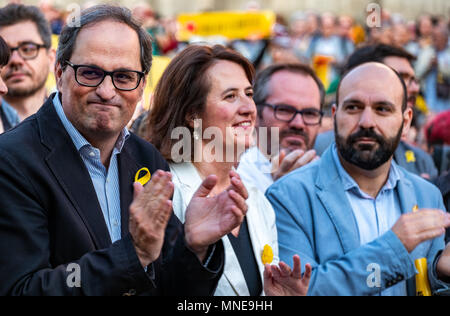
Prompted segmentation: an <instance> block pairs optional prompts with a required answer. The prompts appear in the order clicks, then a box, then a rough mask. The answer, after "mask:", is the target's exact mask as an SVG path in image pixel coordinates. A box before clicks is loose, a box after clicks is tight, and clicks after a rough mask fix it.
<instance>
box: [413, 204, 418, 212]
mask: <svg viewBox="0 0 450 316" xmlns="http://www.w3.org/2000/svg"><path fill="white" fill-rule="evenodd" d="M412 211H413V213H416V212H418V211H419V206H418V205H414V207H413V210H412Z"/></svg>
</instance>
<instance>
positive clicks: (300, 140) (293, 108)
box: [238, 64, 325, 192]
mask: <svg viewBox="0 0 450 316" xmlns="http://www.w3.org/2000/svg"><path fill="white" fill-rule="evenodd" d="M324 99H325V90H324V87H323V85H322V83H321V82H320V80H319V79H318V77H317V76H316V74H315V73H314V71H313V70H312V69H311V68H310V67H309V66H307V65H302V64H279V65H272V66H269V67H268V68H266V69H265V70H263V71H262V72H261V73H259V74H258V76H257V78H256V82H255V85H254V101H255V103H256V105H257V108H258V119H257V128H256V132H257V133H258V135H257V139H258V144H257V146H255V147H252V148H250V149H249V150H248V151H247V152H245V153H244V154H243V155H242V157H241V159H240V163H239V167H238V173H239V174H240V176H241V177H242V180H243V181H244V182H246V183H251V184H253V185H254V186H255V187H257V188H258V189H259V190H261V191H262V192H265V191H266V190H267V188H268V187H269V186H270V185H272V184H273V182H274V181H277V180H278V179H280V178H281V177H283V176H284V175H286V174H288V173H289V172H291V171H293V170H296V169H298V168H300V167H303V166H305V165H307V164H308V163H310V162H312V161H315V160H317V159H319V157H318V156H317V155H316V152H315V151H314V150H313V149H312V148H313V147H314V142H315V139H316V136H317V133H318V132H319V128H320V126H321V122H322V117H323V112H322V107H323V104H324ZM272 129H275V131H276V130H278V133H279V134H277V133H276V132H275V133H272ZM266 131H267V133H266ZM277 136H279V138H277V139H272V137H277Z"/></svg>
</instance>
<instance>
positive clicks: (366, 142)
mask: <svg viewBox="0 0 450 316" xmlns="http://www.w3.org/2000/svg"><path fill="white" fill-rule="evenodd" d="M406 100H407V93H406V86H405V84H404V82H403V80H402V79H401V77H400V76H399V75H398V74H397V73H396V72H395V71H394V70H393V69H391V68H389V67H388V66H386V65H384V64H381V63H366V64H363V65H360V66H358V67H356V68H354V69H353V70H351V71H349V72H348V73H347V74H346V75H345V76H344V78H343V79H342V81H341V83H340V86H339V89H338V95H337V105H336V106H334V107H333V115H334V118H335V133H336V144H337V147H338V152H339V153H340V155H341V157H342V158H343V159H344V160H345V161H346V162H347V163H350V164H352V165H355V166H356V167H358V168H360V169H364V170H375V169H377V168H379V167H381V166H382V165H385V164H386V163H387V162H390V160H391V159H392V157H393V154H394V152H395V150H396V148H397V146H398V144H399V142H400V139H401V137H402V135H404V134H406V133H407V132H408V130H409V127H410V124H411V119H412V110H411V109H410V108H408V107H407V106H406Z"/></svg>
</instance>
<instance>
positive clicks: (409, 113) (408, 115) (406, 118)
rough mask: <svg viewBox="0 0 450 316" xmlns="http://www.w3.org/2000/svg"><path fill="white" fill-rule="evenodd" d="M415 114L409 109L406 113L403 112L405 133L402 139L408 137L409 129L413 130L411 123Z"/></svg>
mask: <svg viewBox="0 0 450 316" xmlns="http://www.w3.org/2000/svg"><path fill="white" fill-rule="evenodd" d="M413 116H414V113H413V110H412V109H411V108H410V107H408V108H407V109H406V111H405V112H403V133H402V137H406V136H407V135H408V133H409V129H410V128H411V122H412V119H413Z"/></svg>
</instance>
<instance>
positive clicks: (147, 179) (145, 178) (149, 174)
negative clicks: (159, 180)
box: [134, 168, 152, 186]
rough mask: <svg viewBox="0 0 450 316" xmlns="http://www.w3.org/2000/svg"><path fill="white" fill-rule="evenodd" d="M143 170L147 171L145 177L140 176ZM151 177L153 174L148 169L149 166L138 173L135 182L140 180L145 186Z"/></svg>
mask: <svg viewBox="0 0 450 316" xmlns="http://www.w3.org/2000/svg"><path fill="white" fill-rule="evenodd" d="M142 172H145V175H144V176H143V177H139V176H140V175H141V173H142ZM151 178H152V174H151V173H150V170H148V168H142V169H140V170H139V171H138V172H137V173H136V176H135V177H134V182H138V183H140V184H141V185H142V186H144V185H146V184H147V183H148V182H149V181H150V179H151Z"/></svg>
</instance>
